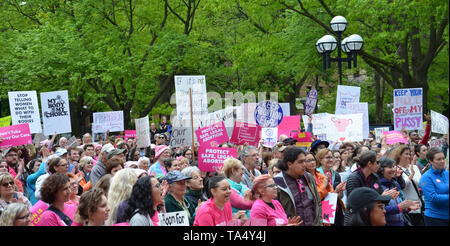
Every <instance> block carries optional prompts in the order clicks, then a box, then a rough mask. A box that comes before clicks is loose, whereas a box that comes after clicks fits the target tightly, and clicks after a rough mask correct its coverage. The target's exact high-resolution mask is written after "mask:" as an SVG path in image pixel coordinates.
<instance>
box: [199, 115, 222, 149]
mask: <svg viewBox="0 0 450 246" xmlns="http://www.w3.org/2000/svg"><path fill="white" fill-rule="evenodd" d="M195 134H196V135H197V139H198V142H199V144H200V146H208V147H209V146H211V147H217V146H218V145H219V144H221V143H225V142H227V141H228V139H229V137H228V133H227V129H226V128H225V124H224V122H223V121H221V122H220V123H215V124H212V125H210V126H207V127H204V128H201V129H198V130H195Z"/></svg>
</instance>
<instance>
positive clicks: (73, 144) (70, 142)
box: [66, 136, 78, 149]
mask: <svg viewBox="0 0 450 246" xmlns="http://www.w3.org/2000/svg"><path fill="white" fill-rule="evenodd" d="M77 146H78V141H77V138H76V137H75V136H72V137H71V138H69V139H68V140H67V147H66V149H69V148H70V147H77Z"/></svg>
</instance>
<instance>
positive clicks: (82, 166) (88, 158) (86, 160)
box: [78, 156, 94, 170]
mask: <svg viewBox="0 0 450 246" xmlns="http://www.w3.org/2000/svg"><path fill="white" fill-rule="evenodd" d="M89 161H92V162H93V161H94V159H92V157H90V156H85V157H83V158H81V160H80V165H78V166H79V167H80V170H82V169H83V168H84V166H85V165H86V164H87V163H88V162H89Z"/></svg>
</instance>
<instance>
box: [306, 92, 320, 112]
mask: <svg viewBox="0 0 450 246" xmlns="http://www.w3.org/2000/svg"><path fill="white" fill-rule="evenodd" d="M316 104H317V90H316V89H314V88H313V89H311V91H309V93H308V96H307V98H306V103H305V115H309V114H312V113H313V112H314V109H315V108H316Z"/></svg>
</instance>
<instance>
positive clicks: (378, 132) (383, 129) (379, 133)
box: [375, 127, 389, 143]
mask: <svg viewBox="0 0 450 246" xmlns="http://www.w3.org/2000/svg"><path fill="white" fill-rule="evenodd" d="M387 131H389V127H378V128H375V140H376V142H377V143H381V140H380V138H381V136H382V135H383V132H387Z"/></svg>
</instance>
